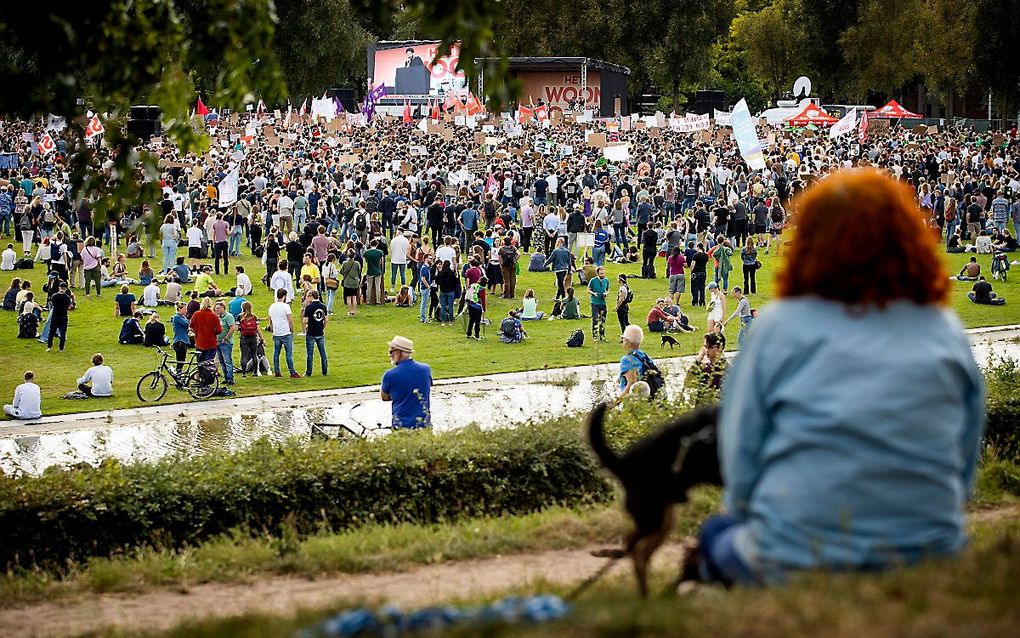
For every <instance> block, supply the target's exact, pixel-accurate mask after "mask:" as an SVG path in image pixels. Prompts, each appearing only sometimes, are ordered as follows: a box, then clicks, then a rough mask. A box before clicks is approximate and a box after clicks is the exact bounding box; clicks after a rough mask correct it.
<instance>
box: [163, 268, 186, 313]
mask: <svg viewBox="0 0 1020 638" xmlns="http://www.w3.org/2000/svg"><path fill="white" fill-rule="evenodd" d="M181 292H182V287H181V282H180V281H178V280H177V273H175V272H171V273H170V275H169V276H168V277H167V278H166V294H164V295H163V299H162V300H160V304H162V305H164V306H174V307H176V306H177V303H178V302H179V301H180V300H181Z"/></svg>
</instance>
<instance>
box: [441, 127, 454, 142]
mask: <svg viewBox="0 0 1020 638" xmlns="http://www.w3.org/2000/svg"><path fill="white" fill-rule="evenodd" d="M442 135H443V139H444V140H446V141H447V142H450V141H452V140H453V129H450V128H444V129H443V132H442Z"/></svg>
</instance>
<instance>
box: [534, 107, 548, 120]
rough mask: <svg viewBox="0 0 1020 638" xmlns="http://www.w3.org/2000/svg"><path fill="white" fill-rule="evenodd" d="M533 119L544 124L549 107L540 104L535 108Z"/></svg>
mask: <svg viewBox="0 0 1020 638" xmlns="http://www.w3.org/2000/svg"><path fill="white" fill-rule="evenodd" d="M535 117H537V118H538V121H539V122H544V121H545V120H548V119H549V107H548V106H546V105H545V104H540V105H539V106H536V107H535Z"/></svg>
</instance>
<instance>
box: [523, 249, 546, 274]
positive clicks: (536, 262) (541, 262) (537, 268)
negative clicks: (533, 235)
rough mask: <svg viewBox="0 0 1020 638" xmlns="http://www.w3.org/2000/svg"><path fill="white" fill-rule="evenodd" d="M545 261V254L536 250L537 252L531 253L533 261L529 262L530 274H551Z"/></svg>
mask: <svg viewBox="0 0 1020 638" xmlns="http://www.w3.org/2000/svg"><path fill="white" fill-rule="evenodd" d="M545 261H546V257H545V253H543V252H542V251H541V250H539V249H538V248H536V249H535V252H533V253H531V259H529V260H528V272H549V267H548V266H546V265H545Z"/></svg>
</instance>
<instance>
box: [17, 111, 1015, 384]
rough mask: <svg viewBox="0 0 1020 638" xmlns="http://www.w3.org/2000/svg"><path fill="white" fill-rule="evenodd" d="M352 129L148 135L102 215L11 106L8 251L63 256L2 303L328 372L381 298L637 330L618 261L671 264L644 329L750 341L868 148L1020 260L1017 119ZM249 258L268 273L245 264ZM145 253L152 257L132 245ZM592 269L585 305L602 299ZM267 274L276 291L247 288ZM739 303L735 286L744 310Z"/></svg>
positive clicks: (61, 324) (178, 347)
mask: <svg viewBox="0 0 1020 638" xmlns="http://www.w3.org/2000/svg"><path fill="white" fill-rule="evenodd" d="M633 122H634V123H635V124H636V122H637V120H634V121H633ZM336 124H339V125H338V126H334V125H333V124H327V123H325V122H324V121H321V120H320V121H318V122H317V123H313V122H310V121H309V120H308V118H298V117H297V116H296V115H295V116H293V117H288V118H283V117H279V118H275V119H274V118H272V117H269V116H267V115H258V114H245V115H242V116H240V117H237V116H230V117H221V118H219V119H218V120H214V121H210V122H208V123H207V126H208V131H209V133H210V135H211V137H212V140H213V145H212V150H210V151H209V152H208V153H205V154H201V155H199V154H194V153H181V152H180V151H178V150H177V149H176V148H175V147H174V146H173V145H172V144H170V143H169V141H168V140H167V141H164V140H161V139H159V138H155V139H152V140H148V141H147V142H146V143H145V148H146V149H147V150H149V151H151V152H153V153H155V154H156V156H157V158H158V162H159V167H160V175H159V179H160V180H161V187H162V200H161V201H159V202H156V203H152V204H151V205H149V204H142V205H138V206H135V207H131V208H129V209H127V210H123V211H118V212H115V213H113V214H111V215H110V216H109V217H108V218H104V219H99V218H98V217H97V215H96V213H95V212H94V210H93V207H92V205H91V203H90V201H89V199H88V198H84V199H82V198H79V197H76V196H75V195H76V194H75V193H74V192H73V191H72V187H71V185H70V180H69V174H68V166H67V162H66V157H65V155H64V153H65V152H66V151H67V142H66V141H65V139H64V138H63V137H61V135H60V134H59V133H58V132H54V131H51V134H52V135H54V136H55V138H56V140H57V143H56V147H57V150H56V151H55V152H53V153H50V154H48V155H40V154H39V152H38V150H37V147H36V144H35V140H36V139H38V137H39V136H40V135H42V134H43V133H44V131H43V129H42V127H41V126H37V125H31V124H29V123H28V122H23V121H6V122H3V123H2V128H0V142H2V151H4V152H6V153H8V154H13V156H14V157H15V158H16V161H14V162H12V163H9V164H8V168H3V169H0V235H2V238H3V239H2V240H0V241H2V242H3V244H5V248H4V250H3V251H2V256H0V269H3V270H16V269H19V268H21V267H24V266H27V265H29V263H32V264H40V265H41V266H42V269H41V272H43V273H46V274H45V275H39V274H37V273H39V272H40V271H39V270H33V271H28V270H24V271H21V270H18V271H17V272H16V273H15V275H16V276H17V277H16V279H15V282H16V283H15V284H12V286H11V289H10V290H9V291H8V293H7V295H6V296H5V298H4V309H6V310H11V311H13V313H14V315H15V316H16V317H18V319H17V321H16V322H13V323H17V325H18V328H17V329H18V331H19V336H23V337H25V338H32V337H34V338H38V339H40V340H41V341H43V342H44V343H45V344H46V348H47V350H49V349H51V348H53V347H54V346H57V347H58V348H59V349H61V350H62V349H63V348H64V346H65V344H66V342H67V340H68V338H69V333H73V332H74V328H73V326H74V323H75V321H74V319H73V312H72V311H73V309H74V308H75V303H76V298H77V296H79V295H85V296H90V295H92V294H95V295H96V297H97V298H98V297H100V296H101V295H102V294H103V292H104V291H105V290H106V289H108V288H109V289H111V291H110V292H113V291H119V293H117V294H113V295H111V297H112V298H113V313H114V316H115V317H118V318H119V319H120V320H121V321H122V322H123V325H122V330H121V333H120V342H121V343H130V344H135V343H138V344H145V345H170V346H171V347H172V348H173V349H174V351H175V352H176V356H177V358H178V360H179V361H181V362H183V360H184V359H185V358H186V357H187V356H188V353H189V351H194V352H197V356H198V359H199V360H202V361H205V360H216V361H218V362H219V366H220V369H221V374H222V377H223V383H224V384H225V385H231V384H233V383H234V382H235V379H236V375H235V374H234V372H235V371H237V372H240V373H241V374H247V373H254V374H258V373H259V371H260V364H259V360H260V354H259V353H260V351H261V350H264V346H265V344H266V343H267V342H268V339H265V340H264V339H263V332H266V330H268V332H266V335H265V336H266V337H268V336H269V334H271V335H272V342H273V348H272V350H273V351H272V353H271V357H272V368H271V372H272V373H273V374H275V375H276V376H283V370H282V368H281V364H280V355H281V354H283V355H284V359H285V365H286V368H287V370H286V372H287V373H289V375H290V376H291V377H295V378H296V377H299V376H301V373H302V371H301V370H300V369H299V366H298V365H296V364H295V361H294V354H293V351H294V345H295V343H294V337H295V335H298V334H299V333H302V334H303V336H304V342H305V345H306V362H305V363H306V365H305V366H304V370H303V374H304V375H305V376H308V375H311V374H312V372H313V355H315V354H318V358H319V364H320V371H321V373H322V374H328V369H329V368H328V361H327V356H326V348H325V339H326V332H327V326H329V321H330V319H329V318H330V317H331V316H333V315H334V314H335V313H336V312H343V311H345V312H346V315H348V316H352V317H353V316H356V315H357V313H358V308H359V306H360V305H362V304H372V305H385V304H391V305H393V306H404V307H409V306H417V307H418V309H419V311H418V313H416V318H417V320H418V321H420V322H422V323H429V322H436V323H440V324H451V323H452V322H453V321H454V318H455V317H459V316H460V315H461V314H465V315H466V318H467V320H466V322H465V323H466V326H467V327H466V335H465V336H467V337H468V338H472V339H481V338H482V337H481V336H480V330H479V328H480V326H482V325H485V324H490V323H492V324H495V325H496V326H498V330H499V338H500V339H501V340H502V341H504V342H506V343H516V342H519V341H521V340H523V339H525V338H526V337H527V331H526V329H525V325H526V322H527V321H528V320H535V319H539V318H548V319H557V318H580V317H581V316H583V315H582V314H581V312H582V310H588V311H590V318H591V336H592V338H593V339H594V340H600V339H606V338H607V331H606V323H607V321H608V316H609V309H610V308H612V309H613V310H615V314H616V317H617V320H618V323H619V328H620V336H622V335H623V334H624V333H625V331H626V329H627V327H628V325H630V323H631V313H630V310H631V304H632V303H633V293H632V290H631V287H632V284H633V282H631V285H628V283H627V276H626V275H621V276H620V278H619V279H618V280H617V281H615V282H612V281H610V279H609V278H607V277H606V276H605V271H604V266H605V264H606V263H610V262H612V263H630V264H635V268H638V267H639V268H640V275H637V276H639V277H641V278H645V279H656V278H659V279H661V281H662V284H661V297H660V298H659V300H658V302H656V303H655V304H654V305H653V306H651V308H650V310H649V311H648V312H647V317H646V321H645V322H644V325H643V327H644V328H645V329H646V330H648V331H650V332H662V333H667V332H672V331H690V330H693V329H696V328H695V326H693V325H692V324H691V321H690V317H689V313H688V312H687V311H685V309H684V307H685V306H686V307H687V308H688V309H689V308H691V307H706V311H707V313H708V323H707V326H706V328H707V330H708V331H709V332H715V331H721V330H722V329H723V327H724V326H726V325H727V324H728V323H729V322H731V321H732V320H734V319H736V320H737V321H738V322H739V334H738V342H739V343H741V344H743V343H744V340H745V337H746V334H747V333H748V332H749V331H750V330H751V325H752V323H753V320H754V317H755V315H756V310H755V309H753V303H752V300H753V296H754V295H755V294H756V292H757V289H756V284H757V282H756V278H755V274H756V271H757V270H758V269H759V268H760V267H761V259H762V258H765V257H766V256H767V255H770V254H772V255H774V254H777V253H779V252H780V250H781V249H782V245H783V242H784V240H783V232H784V229H785V228H787V227H788V226H789V225H790V224H793V223H796V211H795V210H794V209H793V208H794V204H792V202H793V201H795V200H793V199H792V198H793V196H794V195H795V194H797V193H798V192H800V191H802V190H804V189H805V188H806V187H807V186H809V185H810V184H812V183H814V182H817V181H819V180H824V179H827V177H828V176H829V175H831V174H832V173H833V172H835V171H838V170H840V169H844V168H851V167H861V166H873V167H877V168H879V169H881V170H883V171H885V172H887V173H888V174H890V175H892V176H893V177H895V178H896V179H897V180H900V181H901V182H903V183H904V184H907V185H908V186H909V188H910V189H911V190H912V191H913V192H914V193H915V194H916V200H917V204H918V205H919V207H920V210H921V211H922V214H923V216H924V219H925V223H926V225H927V226H928V228H929V229H930V231H931V232H932V233H933V234H937V235H938V236H939V237H940V238H941V240H942V241H943V242H944V244H945V246H946V250H947V251H949V252H959V251H972V252H974V253H975V259H978V258H980V259H986V258H985V257H982V255H987V259H988V260H989V269H990V270H991V272H992V274H993V279H999V278H1000V277H1002V278H1005V277H1006V271H1008V269H1009V266H1010V262H1011V260H1010V258H1009V257H1008V256H1006V255H1008V253H1010V252H1012V251H1014V250H1015V249H1016V245H1017V241H1016V236H1017V230H1018V226H1020V155H1018V153H1017V148H1018V143H1017V139H1016V131H1015V130H1014V131H1011V132H1009V133H1007V134H1005V135H999V136H994V137H993V135H992V134H982V133H978V132H976V131H974V130H970V129H964V130H958V129H954V128H949V129H943V130H940V131H938V132H935V131H930V130H928V129H925V131H924V132H915V131H913V130H912V129H908V128H902V127H892V128H891V129H890V131H889V132H888V133H875V134H873V135H872V137H871V138H870V139H868V140H867V141H862V140H859V139H858V137H857V134H856V133H852V134H850V135H848V136H845V137H841V138H837V139H830V138H829V137H828V136H827V135H824V134H819V135H815V134H813V133H812V132H810V131H807V130H785V131H784V130H779V129H768V130H764V129H763V130H762V131H760V133H761V136H762V137H763V138H765V139H767V140H768V144H767V148H766V157H767V166H768V167H767V169H766V170H764V171H751V170H749V169H748V167H747V165H746V163H745V162H744V160H743V159H742V157H741V155H740V152H739V149H738V148H737V146H736V144H735V142H734V141H733V139H732V138H731V136H730V135H728V129H724V128H719V127H713V128H712V129H710V130H707V131H699V132H695V133H682V132H679V131H676V130H674V129H673V128H672V127H669V126H666V127H662V128H655V127H650V126H644V127H641V126H637V125H633V126H625V125H623V122H622V121H621V119H619V118H617V119H610V120H596V121H594V122H591V123H587V124H577V123H569V124H558V125H555V126H542V125H539V123H538V122H531V123H528V124H527V125H521V124H520V123H519V122H515V121H513V120H512V119H510V118H505V119H503V120H502V121H497V120H495V119H493V120H481V121H479V122H478V123H477V124H476V126H474V127H468V126H464V125H461V124H460V123H454V122H448V121H440V122H437V123H433V124H432V125H430V126H429V127H419V126H412V125H408V124H405V123H403V122H401V121H400V120H399V118H389V117H386V118H384V117H377V118H376V119H375V121H374V122H373V123H372V124H371V125H370V126H353V127H352V126H350V125H348V124H347V121H346V120H337V121H336ZM426 128H427V129H428V130H427V132H426V130H425V129H426ZM591 133H601V134H605V136H606V139H608V140H611V141H613V142H616V141H618V142H623V143H627V144H628V145H629V146H628V157H629V159H627V160H624V161H607V160H606V159H605V157H604V152H603V147H602V145H603V142H602V141H601V139H600V138H596V139H594V140H593V139H590V138H589V135H590V134H591ZM95 151H96V160H95V162H96V164H95V171H96V172H97V174H99V175H100V176H102V173H103V171H105V170H107V169H108V166H109V162H108V159H109V157H108V155H107V154H108V153H109V151H108V150H107V149H106V148H105V147H104V146H103V145H102V144H101V143H100V144H98V145H97V146H96V149H95ZM234 171H236V175H237V183H236V192H237V195H236V198H235V197H234V196H233V195H232V191H233V188H232V184H231V185H230V187H228V188H223V187H224V186H225V185H227V184H230V181H231V176H232V174H233V172H234ZM225 180H226V181H225ZM221 188H222V189H223V191H231V195H227V194H226V192H221ZM224 197H229V198H230V199H229V201H225V200H224ZM247 254H250V255H254V256H255V257H257V258H259V259H260V260H261V262H262V263H263V264H264V269H263V270H260V272H248V271H246V269H245V267H244V266H243V265H239V264H237V263H235V264H234V265H233V267H232V266H231V260H232V259H235V260H236V258H238V257H240V256H241V255H247ZM129 259H131V260H134V261H130V262H129V261H128V260H129ZM137 260H141V261H140V266H138V267H137V270H136V269H135V267H134V266H130V265H129V264H133V263H138V261H137ZM249 263H250V262H249ZM639 263H640V266H638V264H639ZM522 269H527V270H528V271H540V272H549V273H550V274H549V277H550V281H551V282H553V281H554V282H555V286H556V292H555V296H554V299H553V300H551V301H552V308H551V309H549V310H548V311H542V310H538V307H537V300H536V298H535V295H534V292H533V291H529V290H525V291H521V290H519V289H518V287H517V277H518V273H519V272H520V271H521V270H522ZM249 270H250V268H249ZM734 271H736V272H734ZM731 274H732V277H733V279H734V281H732V282H731V281H730V279H731ZM965 274H966V273H961V278H964V275H965ZM634 276H635V275H631V277H634ZM978 277H981V278H982V280H981V281H978ZM971 278H972V279H973V280H974V281H975V282H976V283H975V285H974V288H973V290H972V291H970V293H971V294H970V298H971V299H972V300H973V301H974V302H975V303H992V304H1001V303H1004V300H1003V299H1002V298H1001V297H998V296H996V295H995V293H993V292H992V291H991V284H990V283H989V282H988V281H987V280H985V279H984V277H983V275H980V274H979V273H972V277H971ZM33 279H35V281H34V282H33V281H32V280H33ZM738 283H739V284H741V285H733V286H732V287H731V284H738ZM33 285H37V286H38V288H35V289H34V288H33ZM580 286H584V287H585V289H586V291H585V292H586V293H587V294H588V296H589V301H590V303H589V304H588V305H587V307H584V308H582V306H581V304H580V303H578V300H577V297H576V295H577V291H578V290H579V287H580ZM261 287H265V288H267V289H268V290H269V294H268V295H266V296H265V297H262V299H271V300H272V301H271V303H266V302H263V303H258V304H253V302H252V301H251V300H250V299H249V298H250V297H252V296H253V295H254V293H255V291H256V288H261ZM522 292H523V295H522ZM961 294H965V293H961ZM494 295H499V296H500V297H501V298H504V299H519V300H520V307H519V308H515V309H513V310H511V311H510V313H509V314H508V315H507V316H506V317H499V318H497V317H492V318H490V317H489V316H488V312H487V311H488V306H489V303H488V302H489V300H490V298H491V297H492V296H494ZM688 295H689V297H688ZM338 300H339V303H340V306H339V307H337V302H338ZM728 301H732V302H735V305H736V307H735V309H733V310H732V312H730V313H727V309H726V305H727V303H728ZM162 306H170V308H168V309H165V310H164V309H163V308H162ZM256 308H258V309H257V310H256ZM161 310H163V313H162V314H161ZM640 312H645V311H644V309H643V308H642V309H640ZM294 313H297V315H298V316H297V317H294V316H293V315H294ZM163 314H165V315H166V316H167V317H169V318H170V319H169V320H170V323H171V327H170V330H167V328H166V326H165V324H164V321H163V318H162V316H163ZM410 316H412V315H410V314H409V315H408V317H410ZM235 337H236V339H235ZM444 338H447V337H444ZM235 341H239V342H240V346H239V350H240V354H239V359H237V360H238V364H237V365H236V366H235V364H234V361H235V357H234V342H235Z"/></svg>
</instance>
